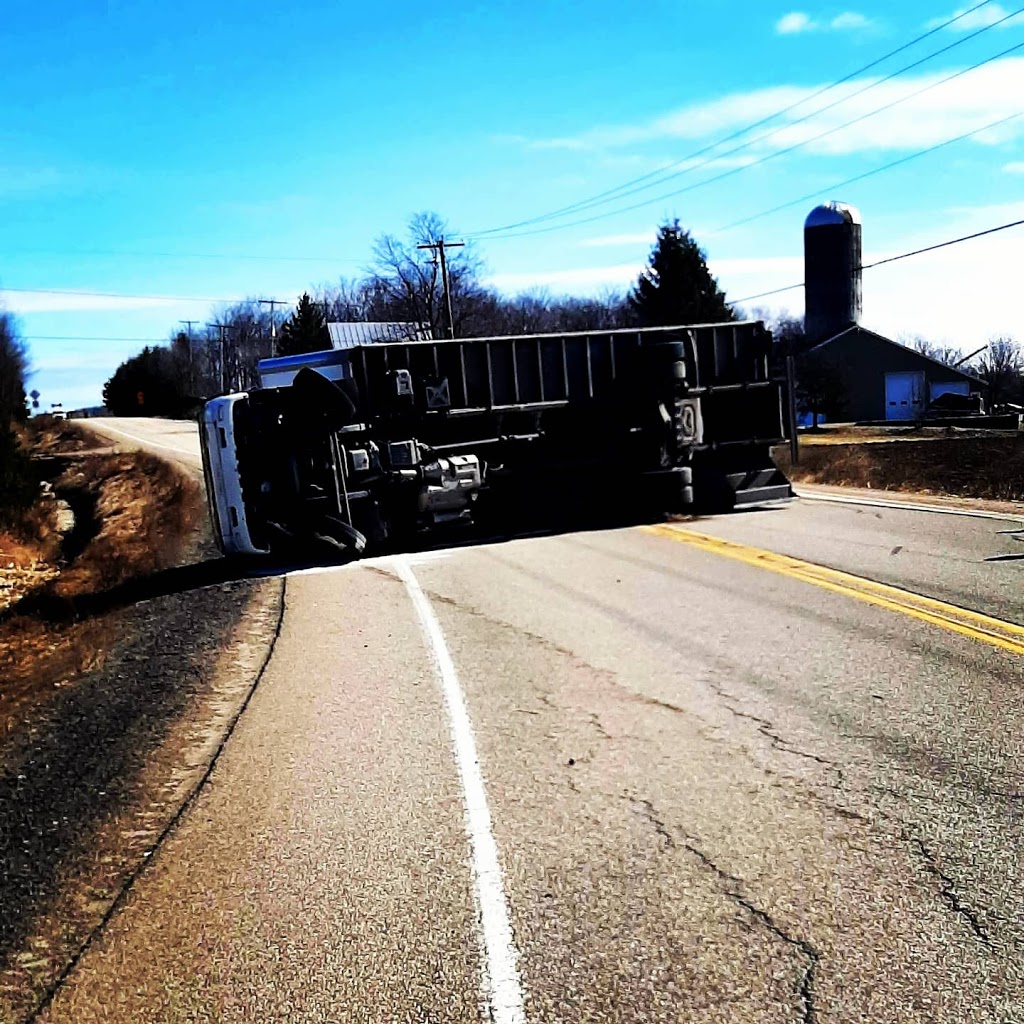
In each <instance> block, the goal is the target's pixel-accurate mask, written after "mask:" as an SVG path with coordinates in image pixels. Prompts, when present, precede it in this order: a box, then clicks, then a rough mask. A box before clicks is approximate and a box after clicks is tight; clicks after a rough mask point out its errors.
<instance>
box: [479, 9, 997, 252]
mask: <svg viewBox="0 0 1024 1024" xmlns="http://www.w3.org/2000/svg"><path fill="white" fill-rule="evenodd" d="M991 2H992V0H982V2H981V3H978V4H975V5H974V6H973V7H970V8H968V9H966V10H963V11H960V12H959V13H958V14H956V15H954V16H953V17H951V18H949V19H948V20H946V21H944V22H942V23H941V24H940V25H937V26H935V27H934V28H932V29H930V30H929V31H927V32H924V33H922V34H921V35H919V36H916V37H915V38H913V39H911V40H910V41H909V42H907V43H904V44H903V45H902V46H898V47H897V48H896V49H895V50H890V51H889V52H888V53H886V54H884V55H883V56H881V57H879V58H877V59H876V60H873V61H871V62H870V63H868V64H865V65H864V66H863V67H861V68H858V69H857V70H856V71H851V72H850V73H849V74H847V75H844V76H843V77H842V78H839V79H837V80H836V81H835V82H832V83H831V84H830V85H826V86H822V87H821V88H819V89H817V90H816V91H815V92H813V93H811V94H810V95H809V96H804V97H802V98H801V99H799V100H797V101H796V102H795V103H791V104H789V106H787V107H783V108H782V109H781V110H776V111H775V112H774V113H771V114H768V115H767V117H763V118H761V119H760V120H759V121H755V122H753V123H752V124H748V125H746V126H745V127H743V128H739V129H737V130H736V131H734V132H733V133H732V134H731V135H727V136H725V137H724V138H721V139H719V140H718V141H717V142H713V143H711V144H710V145H707V146H704V147H703V148H701V149H698V150H695V151H694V152H692V153H689V154H687V155H686V156H683V157H680V158H679V159H678V160H673V161H672V162H670V163H667V164H664V165H663V166H661V167H658V168H656V169H655V170H653V171H648V172H647V173H646V174H641V175H640V176H639V177H636V178H632V179H630V180H629V181H626V182H623V183H622V184H621V185H617V186H615V187H614V188H611V189H607V190H606V191H604V192H599V193H597V195H594V196H591V197H590V198H589V199H583V200H579V201H577V202H575V203H570V204H569V205H568V206H563V207H559V208H558V209H556V210H551V211H549V212H547V213H542V214H538V215H536V216H534V217H530V218H527V219H525V220H521V221H516V222H515V223H512V224H505V225H503V226H501V227H496V228H488V229H487V230H485V231H477V232H472V237H474V238H476V237H480V236H483V235H490V234H497V233H498V232H501V231H511V230H513V229H515V228H520V227H526V226H527V225H530V224H536V223H538V222H540V221H545V220H551V219H554V218H556V217H560V216H562V215H565V214H569V213H575V212H578V211H580V210H582V209H585V208H589V207H590V206H591V205H596V204H597V202H598V200H605V199H607V200H609V201H611V200H612V199H621V198H622V195H621V193H624V192H625V190H626V189H629V188H630V187H631V186H633V185H638V184H640V183H641V182H645V181H649V180H650V179H651V178H655V177H657V176H658V175H660V174H663V173H664V172H665V171H669V170H672V169H673V168H675V167H679V166H680V165H681V164H684V163H687V162H688V161H690V160H695V159H696V158H698V157H701V156H704V155H705V154H707V153H710V152H711V151H712V150H715V149H717V148H718V147H719V146H724V145H725V144H726V143H728V142H732V141H734V140H735V139H738V138H740V137H741V136H743V135H746V134H747V132H751V131H754V129H756V128H760V127H761V126H762V125H766V124H769V123H770V122H772V121H774V120H775V119H776V118H779V117H782V116H783V115H785V114H788V113H790V111H793V110H795V109H797V108H798V107H801V106H803V105H804V104H805V103H810V102H811V100H815V99H817V98H818V97H819V96H823V95H825V94H826V93H829V92H831V91H832V90H833V89H837V88H838V87H839V86H840V85H845V84H846V83H847V82H849V81H851V80H853V79H854V78H857V77H859V76H860V75H862V74H864V73H865V72H867V71H870V70H871V69H872V68H875V67H877V66H878V65H879V64H883V63H885V61H887V60H889V59H890V58H891V57H895V56H896V55H897V54H899V53H902V52H904V51H905V50H909V49H910V48H911V47H913V46H916V45H917V44H918V43H920V42H923V41H924V40H925V39H928V38H929V37H930V36H933V35H935V34H936V33H938V32H941V31H943V30H944V29H947V28H949V27H950V26H951V25H954V24H955V23H956V22H958V21H960V20H961V19H962V18H966V17H967V16H968V15H971V14H973V13H974V12H975V11H978V10H980V9H981V8H982V7H985V6H987V5H988V4H989V3H991ZM1009 17H1014V15H1010V16H1009ZM1004 20H1006V19H1000V21H1004ZM999 23H1000V22H997V23H996V24H999ZM986 27H987V28H992V27H994V26H993V25H990V26H986ZM977 34H978V33H973V34H972V36H968V37H966V38H965V39H962V40H960V41H959V42H961V43H962V42H966V41H967V40H968V39H970V38H972V37H973V35H977ZM957 45H959V44H957ZM947 49H948V47H947ZM942 52H944V51H943V50H939V51H938V53H936V54H932V55H931V57H934V56H937V55H938V54H940V53H942ZM931 57H928V58H925V59H926V60H930V59H931ZM848 98H849V97H847V99H848ZM819 113H820V111H819ZM808 116H813V115H808ZM720 156H721V154H720V155H719V157H718V158H720ZM718 158H716V159H718ZM654 184H657V183H654Z"/></svg>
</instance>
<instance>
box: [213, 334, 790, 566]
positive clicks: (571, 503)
mask: <svg viewBox="0 0 1024 1024" xmlns="http://www.w3.org/2000/svg"><path fill="white" fill-rule="evenodd" d="M771 341H772V339H771V334H770V333H769V332H768V331H767V330H765V327H764V325H763V324H762V323H760V322H744V323H726V324H707V325H697V326H682V327H664V328H648V329H642V330H614V331H594V332H589V333H583V334H543V335H524V336H515V337H499V338H472V339H459V340H452V341H408V342H394V341H392V342H377V343H368V344H362V345H358V346H355V347H351V348H347V349H339V350H330V351H326V352H315V353H311V354H309V355H303V356H290V357H282V358H277V359H269V360H264V361H263V362H261V363H260V376H261V381H262V384H263V386H262V387H261V388H259V389H255V390H253V391H251V392H249V393H244V394H234V395H226V396H224V397H221V398H215V399H213V400H212V401H210V402H208V403H207V404H206V406H205V408H204V410H203V413H202V415H201V429H200V435H201V441H202V449H203V462H204V468H205V474H206V488H207V494H208V496H209V501H210V510H211V515H212V518H213V523H214V528H215V532H216V535H217V539H218V543H219V545H220V547H221V550H222V551H223V552H224V553H225V554H229V555H264V556H265V555H281V556H289V555H295V554H302V555H304V556H307V557H309V556H312V557H326V558H332V557H355V556H358V555H360V554H362V553H363V552H364V551H370V552H374V551H376V552H383V551H388V550H396V549H400V548H402V547H407V546H410V545H415V544H417V543H422V539H423V537H424V535H429V534H431V533H434V534H438V533H443V532H445V531H459V530H465V529H466V528H469V527H475V528H477V529H478V530H480V531H482V533H483V534H485V535H486V534H487V533H488V532H489V531H491V532H494V531H500V532H515V531H516V530H517V529H525V528H529V526H530V525H532V524H534V523H537V524H539V525H543V524H544V523H548V524H551V523H552V522H555V523H558V524H560V525H569V524H570V523H571V520H572V517H573V516H575V515H583V516H585V517H589V518H591V519H594V518H600V517H601V515H602V513H608V514H609V515H612V514H621V513H628V514H633V515H636V514H642V515H658V514H671V513H678V512H686V511H701V510H706V511H719V510H725V509H731V508H736V507H739V506H745V505H752V504H759V503H763V502H767V501H777V500H780V499H784V498H788V497H790V496H791V493H792V492H791V490H790V486H789V483H788V481H787V480H786V478H785V477H784V476H783V475H782V474H781V473H780V472H779V470H778V469H777V468H776V467H775V465H774V464H773V462H772V459H771V455H770V447H771V446H772V445H773V444H775V443H777V442H778V441H780V440H781V439H782V438H783V436H784V435H785V433H786V431H785V419H784V409H785V408H786V403H785V401H784V398H785V384H784V382H783V381H780V380H778V379H776V378H773V377H772V376H771V374H770V369H769V368H770V358H769V357H770V354H771Z"/></svg>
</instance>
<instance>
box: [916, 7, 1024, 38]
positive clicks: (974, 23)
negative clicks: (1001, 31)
mask: <svg viewBox="0 0 1024 1024" xmlns="http://www.w3.org/2000/svg"><path fill="white" fill-rule="evenodd" d="M968 10H970V8H969V7H961V8H960V9H959V10H956V11H954V12H953V13H952V14H947V15H945V17H942V18H932V20H931V21H929V22H928V24H927V26H926V27H927V28H938V27H939V26H940V25H944V24H945V23H946V22H947V21H949V19H950V18H955V17H956V16H957V15H960V14H963V15H964V17H962V18H961V19H960V20H959V21H957V22H955V23H954V24H952V25H950V26H949V31H950V32H971V31H973V30H974V29H979V28H988V27H989V26H990V25H995V24H996V23H997V22H999V23H1000V24H999V27H1000V28H1012V27H1013V26H1015V25H1024V14H1018V15H1017V16H1016V17H1013V18H1011V17H1009V14H1010V12H1009V11H1008V10H1007V9H1006V8H1005V7H1003V5H1002V4H988V5H987V6H985V7H982V8H979V9H978V10H976V11H971V13H970V14H964V12H965V11H968ZM1004 19H1006V20H1004Z"/></svg>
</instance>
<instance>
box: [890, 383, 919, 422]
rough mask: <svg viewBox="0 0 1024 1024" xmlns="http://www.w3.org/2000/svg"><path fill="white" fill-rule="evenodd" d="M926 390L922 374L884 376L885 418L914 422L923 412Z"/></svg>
mask: <svg viewBox="0 0 1024 1024" xmlns="http://www.w3.org/2000/svg"><path fill="white" fill-rule="evenodd" d="M926 394H927V388H926V385H925V381H924V373H923V372H920V373H887V374H886V375H885V418H886V419H887V420H915V419H917V418H918V417H919V416H920V415H921V414H922V413H923V412H924V398H925V395H926Z"/></svg>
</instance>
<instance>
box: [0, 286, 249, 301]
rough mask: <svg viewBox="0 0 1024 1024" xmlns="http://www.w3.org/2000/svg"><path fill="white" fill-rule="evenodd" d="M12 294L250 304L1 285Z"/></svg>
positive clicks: (203, 297) (198, 297)
mask: <svg viewBox="0 0 1024 1024" xmlns="http://www.w3.org/2000/svg"><path fill="white" fill-rule="evenodd" d="M5 292H11V293H12V294H16V295H71V296H76V295H77V296H81V297H82V298H87V299H148V300H150V301H153V302H229V303H236V302H249V301H250V300H249V299H248V298H241V297H239V296H235V297H234V298H232V299H226V298H224V297H223V296H221V297H216V296H214V297H211V296H209V295H139V294H130V293H128V292H97V291H89V290H87V289H68V288H12V287H10V286H8V285H0V295H3V294H4V293H5Z"/></svg>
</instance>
